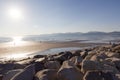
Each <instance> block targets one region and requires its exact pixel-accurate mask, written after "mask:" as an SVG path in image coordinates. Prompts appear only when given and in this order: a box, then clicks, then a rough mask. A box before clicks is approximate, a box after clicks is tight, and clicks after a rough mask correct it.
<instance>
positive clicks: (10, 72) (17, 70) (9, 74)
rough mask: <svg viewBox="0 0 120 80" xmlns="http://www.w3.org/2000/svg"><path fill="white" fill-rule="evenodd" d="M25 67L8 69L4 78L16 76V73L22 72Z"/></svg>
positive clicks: (8, 79)
mask: <svg viewBox="0 0 120 80" xmlns="http://www.w3.org/2000/svg"><path fill="white" fill-rule="evenodd" d="M22 71H23V69H16V70H11V71H8V72H7V73H6V74H5V75H4V76H3V79H2V80H10V79H11V78H12V77H14V76H15V75H16V74H18V73H20V72H22Z"/></svg>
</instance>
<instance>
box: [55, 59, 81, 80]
mask: <svg viewBox="0 0 120 80" xmlns="http://www.w3.org/2000/svg"><path fill="white" fill-rule="evenodd" d="M57 74H58V79H59V80H82V78H83V73H82V72H81V71H80V70H79V69H78V68H77V67H76V66H75V65H74V64H73V63H72V62H70V61H65V62H63V65H62V66H61V68H60V69H59V71H58V73H57Z"/></svg>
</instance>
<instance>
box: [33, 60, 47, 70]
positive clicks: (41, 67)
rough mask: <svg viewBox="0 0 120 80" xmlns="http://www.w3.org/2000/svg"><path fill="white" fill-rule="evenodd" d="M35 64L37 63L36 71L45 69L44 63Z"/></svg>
mask: <svg viewBox="0 0 120 80" xmlns="http://www.w3.org/2000/svg"><path fill="white" fill-rule="evenodd" d="M34 65H35V72H38V71H40V70H43V69H45V67H44V63H41V62H34Z"/></svg>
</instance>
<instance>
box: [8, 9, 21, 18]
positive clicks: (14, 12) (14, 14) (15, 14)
mask: <svg viewBox="0 0 120 80" xmlns="http://www.w3.org/2000/svg"><path fill="white" fill-rule="evenodd" d="M8 14H9V16H10V17H11V18H13V19H21V18H22V17H23V14H22V11H21V10H20V9H19V8H15V7H11V8H9V10H8Z"/></svg>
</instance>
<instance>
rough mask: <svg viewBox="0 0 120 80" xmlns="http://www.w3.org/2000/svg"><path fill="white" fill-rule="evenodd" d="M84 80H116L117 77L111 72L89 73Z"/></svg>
mask: <svg viewBox="0 0 120 80" xmlns="http://www.w3.org/2000/svg"><path fill="white" fill-rule="evenodd" d="M83 80H116V77H115V75H113V74H112V73H111V72H102V71H88V72H86V74H85V75H84V78H83Z"/></svg>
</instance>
